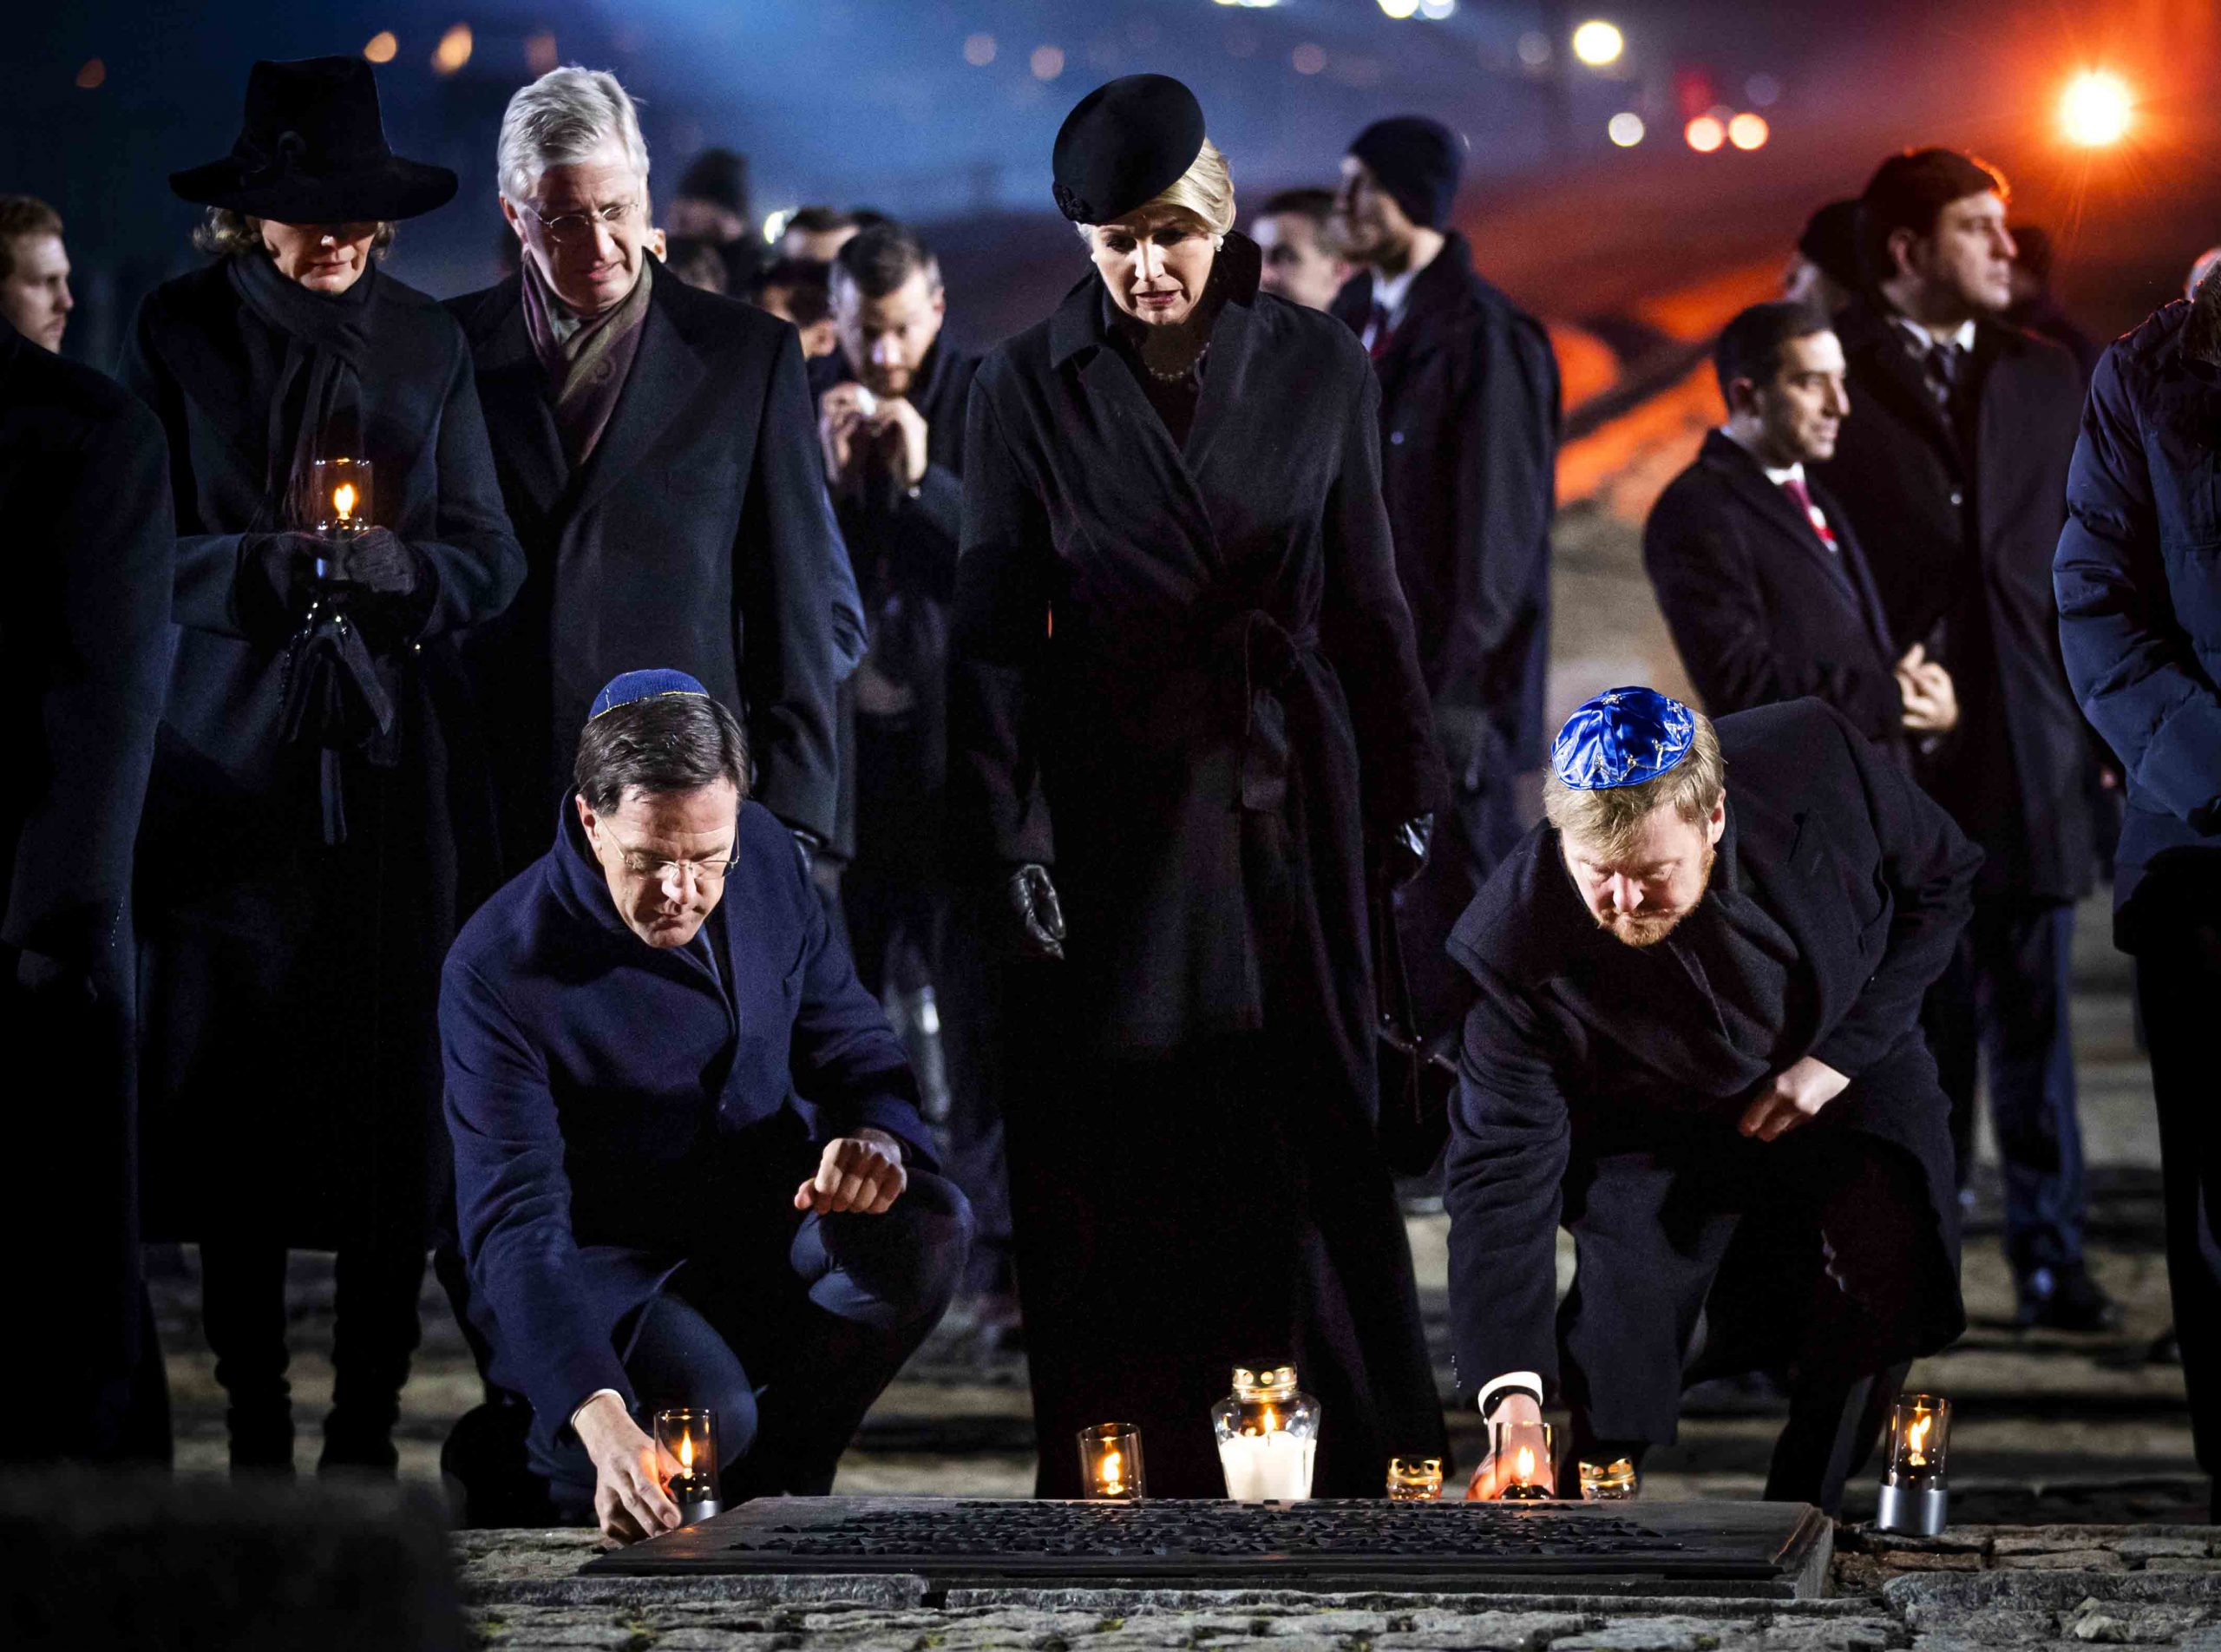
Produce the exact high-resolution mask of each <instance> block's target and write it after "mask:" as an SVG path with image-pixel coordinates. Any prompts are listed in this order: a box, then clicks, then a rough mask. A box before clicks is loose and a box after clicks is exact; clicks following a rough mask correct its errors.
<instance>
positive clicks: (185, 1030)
mask: <svg viewBox="0 0 2221 1652" xmlns="http://www.w3.org/2000/svg"><path fill="white" fill-rule="evenodd" d="M171 183H172V187H174V189H175V190H176V192H177V193H179V194H180V196H182V197H184V198H185V199H186V200H191V201H193V202H196V203H199V204H200V205H203V206H206V207H207V208H208V209H209V213H208V219H207V222H206V225H205V226H204V228H203V231H202V233H201V235H200V238H199V239H200V244H201V245H202V246H204V247H206V249H207V250H209V251H212V252H217V253H218V254H219V259H218V260H217V262H215V263H214V264H213V265H212V266H209V267H208V268H206V269H203V270H201V271H199V272H195V273H193V274H191V275H187V276H184V277H181V278H180V279H177V280H174V281H172V282H170V283H168V284H167V285H164V286H162V287H161V288H158V289H157V290H156V291H155V292H154V293H153V294H152V295H150V296H149V297H148V298H147V302H146V304H145V305H144V306H143V307H142V308H141V311H140V314H139V318H138V320H137V323H136V325H135V327H134V332H133V335H132V338H131V339H130V341H129V343H128V346H127V351H126V359H125V362H124V365H123V377H124V379H125V381H126V383H127V384H129V385H130V386H131V387H132V388H133V389H134V390H136V391H137V392H138V393H139V395H140V396H141V398H142V399H144V400H145V401H146V402H147V404H148V405H149V406H151V407H152V408H154V410H155V412H156V414H157V415H158V416H160V418H161V421H162V423H163V426H164V428H165V429H166V431H167V435H168V437H169V449H170V472H171V477H172V484H173V494H174V501H175V504H176V509H177V519H178V521H177V525H178V534H179V538H178V541H177V579H176V587H175V621H176V625H177V627H178V629H177V635H176V646H175V652H174V658H173V662H172V666H171V674H170V681H169V693H168V701H167V709H166V711H165V713H164V720H163V724H162V728H161V739H160V743H159V746H158V749H157V751H156V756H155V762H154V779H153V782H152V785H151V788H150V791H149V796H148V801H147V818H146V823H145V826H144V828H143V829H142V831H141V838H140V855H139V867H138V901H139V914H140V934H141V971H142V976H143V982H144V996H143V999H142V1006H141V1013H142V1016H143V1019H144V1021H145V1024H146V1032H147V1056H146V1065H145V1067H144V1069H143V1072H144V1077H143V1081H142V1082H143V1085H144V1091H145V1108H146V1114H147V1124H146V1130H147V1147H146V1154H145V1162H146V1165H147V1184H148V1187H147V1197H148V1205H149V1219H150V1230H151V1231H153V1232H154V1233H155V1234H157V1235H166V1236H171V1237H178V1238H185V1239H192V1240H198V1241H199V1242H200V1246H201V1262H202V1275H203V1277H202V1282H203V1291H204V1300H203V1308H204V1316H205V1319H206V1325H207V1329H208V1337H209V1341H210V1344H211V1346H212V1347H213V1349H214V1351H215V1353H216V1356H217V1365H216V1374H217V1377H218V1380H219V1381H221V1382H222V1383H223V1385H224V1387H225V1389H226V1393H227V1394H228V1396H229V1400H230V1413H229V1420H230V1426H231V1444H232V1462H233V1467H234V1468H235V1469H239V1468H246V1467H259V1468H274V1469H285V1468H288V1467H290V1465H291V1463H292V1418H291V1411H290V1406H289V1403H288V1389H287V1385H286V1380H285V1366H286V1351H285V1251H286V1248H287V1247H288V1246H306V1247H311V1248H315V1249H336V1250H337V1253H338V1261H337V1279H338V1293H339V1295H338V1332H337V1342H336V1347H335V1348H334V1352H333V1365H334V1367H335V1380H334V1403H333V1409H332V1413H331V1418H330V1419H329V1420H328V1421H327V1423H326V1426H325V1448H324V1459H323V1461H324V1465H327V1466H332V1467H343V1466H344V1467H351V1468H359V1469H370V1470H383V1471H385V1472H391V1469H392V1467H393V1465H394V1460H395V1459H394V1449H393V1446H392V1442H391V1438H390V1435H391V1430H392V1425H393V1422H394V1418H395V1414H396V1402H397V1396H398V1393H399V1391H400V1387H401V1384H402V1382H403V1380H404V1378H405V1377H406V1375H407V1373H408V1366H409V1354H410V1352H411V1351H412V1350H413V1348H414V1347H415V1346H416V1334H417V1326H416V1294H417V1289H418V1287H419V1283H420V1282H421V1280H422V1277H423V1262H424V1252H425V1249H426V1247H427V1244H428V1234H429V1226H430V1218H431V1212H432V1210H433V1208H434V1207H433V1194H434V1190H435V1188H436V1186H437V1185H438V1184H439V1183H441V1182H442V1181H443V1179H444V1170H443V1168H442V1167H443V1165H444V1162H445V1161H444V1157H442V1155H440V1154H437V1153H436V1151H435V1144H443V1143H444V1136H443V1133H442V1132H441V1131H439V1128H438V1111H437V1109H438V1104H439V1098H440V1073H439V1052H438V1046H437V1042H436V1028H435V1022H434V1010H435V1006H436V995H437V988H438V980H439V964H440V960H441V958H442V955H443V954H445V951H446V949H447V945H448V942H449V939H450V938H451V937H452V935H453V934H454V930H455V921H456V916H457V907H458V904H459V901H461V899H462V897H463V896H464V895H465V894H466V893H467V892H468V890H469V889H470V888H473V887H474V886H476V887H481V888H482V887H487V886H488V885H489V884H490V878H491V874H492V872H493V870H494V869H493V868H491V867H490V866H488V867H486V868H483V869H475V868H473V867H472V866H470V865H468V864H467V863H466V862H467V860H468V857H467V856H466V855H464V853H463V852H462V849H461V847H460V846H461V845H462V844H463V843H473V844H475V843H479V842H484V841H486V837H487V835H488V832H489V830H490V823H489V821H488V811H487V810H486V809H485V808H483V807H482V803H481V799H480V798H479V797H478V796H476V795H475V777H476V776H478V775H480V774H482V772H483V764H482V759H481V757H479V755H478V749H479V747H478V737H477V734H476V731H475V729H474V727H473V717H472V712H471V703H470V697H469V694H468V690H467V686H466V685H465V683H464V681H463V678H462V673H461V672H460V669H459V667H458V665H457V658H456V655H455V649H454V640H455V636H456V634H457V633H459V632H460V631H462V630H463V629H464V628H466V627H468V626H473V625H475V624H478V623H480V622H482V621H483V620H488V619H490V618H491V617H493V616H494V615H495V614H497V613H500V612H501V609H502V608H503V607H504V606H507V604H508V601H509V600H510V598H511V597H512V596H513V595H514V593H515V592H516V589H517V587H518V585H519V584H520V583H521V580H522V578H523V574H524V559H523V554H522V553H521V551H520V550H519V549H518V547H517V545H516V541H515V540H514V537H513V536H512V535H511V534H510V532H509V528H508V520H507V518H506V516H505V515H503V512H502V508H501V494H500V490H499V488H498V486H497V484H496V482H495V475H494V467H493V460H492V456H491V454H490V452H489V450H488V446H487V441H486V433H485V429H484V426H483V424H482V421H481V419H480V417H479V411H478V401H477V395H476V391H475V387H474V382H473V378H472V374H471V371H470V363H469V357H468V354H467V352H466V351H465V348H464V345H463V340H462V333H461V331H460V330H459V329H458V328H457V327H456V326H455V323H454V322H453V321H452V320H451V319H449V317H448V316H447V315H446V314H445V312H444V311H442V310H441V308H440V307H439V306H438V305H436V303H435V302H434V301H433V300H432V299H430V298H427V297H425V296H423V294H421V293H418V292H414V291H412V290H411V289H409V288H408V287H405V286H403V285H401V284H400V283H399V282H397V281H396V280H394V279H392V278H391V277H390V276H386V275H383V274H381V273H380V272H378V271H377V269H376V267H375V266H374V262H373V260H374V259H375V258H376V256H377V253H378V252H380V251H382V250H383V247H384V246H385V245H386V243H387V242H389V241H390V239H392V225H393V221H394V220H396V219H402V218H409V217H413V216H415V215H416V214H418V213H426V212H429V211H430V210H432V209H433V208H434V207H436V206H440V205H442V203H444V202H445V201H446V200H448V199H449V197H451V196H452V195H453V194H454V193H455V174H452V173H450V172H448V171H447V170H445V169H444V168H442V167H429V166H423V165H420V164H418V163H416V162H414V161H404V160H402V159H400V158H399V157H397V156H396V155H395V154H393V153H392V151H391V150H390V148H388V147H386V143H385V138H384V134H383V128H382V126H381V123H380V120H379V115H378V107H377V87H376V84H375V82H373V80H372V78H371V73H370V67H369V65H368V64H366V63H364V62H362V60H360V59H359V58H352V57H329V58H317V59H311V60H309V61H307V62H295V63H270V62H263V63H257V64H256V65H255V66H254V69H253V71H252V75H251V77H250V79H249V82H248V87H247V98H246V121H245V125H244V128H243V129H242V130H241V132H240V134H239V141H238V142H237V143H236V144H234V145H233V149H232V152H231V154H228V155H227V156H226V157H225V158H223V159H222V160H219V161H214V162H213V163H211V164H209V165H207V166H203V167H194V168H193V169H192V170H190V171H187V172H181V173H178V174H174V176H173V177H172V180H171Z"/></svg>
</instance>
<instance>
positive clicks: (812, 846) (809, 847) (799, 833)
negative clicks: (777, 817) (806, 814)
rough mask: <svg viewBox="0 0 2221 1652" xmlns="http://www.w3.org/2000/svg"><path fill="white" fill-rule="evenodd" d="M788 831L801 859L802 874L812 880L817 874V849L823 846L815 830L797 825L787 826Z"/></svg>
mask: <svg viewBox="0 0 2221 1652" xmlns="http://www.w3.org/2000/svg"><path fill="white" fill-rule="evenodd" d="M787 831H788V833H789V835H790V836H792V837H793V838H794V840H795V853H796V855H799V856H800V857H801V859H802V875H803V876H804V877H806V878H809V879H812V880H815V879H816V876H817V851H818V850H819V849H822V848H824V847H825V845H824V842H823V841H822V839H820V838H819V836H817V834H816V832H812V831H805V830H804V829H803V828H802V827H799V826H789V827H788V828H787Z"/></svg>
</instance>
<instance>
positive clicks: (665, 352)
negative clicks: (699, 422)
mask: <svg viewBox="0 0 2221 1652" xmlns="http://www.w3.org/2000/svg"><path fill="white" fill-rule="evenodd" d="M663 292H664V287H663V285H662V284H661V283H660V282H658V284H657V285H655V286H654V287H652V288H651V289H650V290H649V292H648V315H647V319H646V320H645V321H644V322H642V323H641V324H640V328H641V331H640V348H639V354H637V355H636V356H634V357H633V358H632V371H631V372H630V373H629V374H627V375H626V379H625V388H624V390H622V391H621V392H619V396H618V398H617V410H616V411H615V412H613V413H612V414H611V415H610V416H609V428H608V429H606V430H605V431H603V432H602V434H601V440H600V442H599V443H597V444H596V445H595V448H594V450H593V456H592V457H591V458H589V459H588V460H587V461H586V469H585V471H584V472H583V473H581V475H580V480H579V498H578V502H577V504H576V505H575V506H574V507H573V511H572V515H573V517H574V518H575V517H579V516H583V515H586V512H588V511H589V510H592V509H593V508H594V506H595V505H596V504H598V503H599V502H600V501H601V500H602V499H603V498H604V497H605V496H606V495H607V494H608V492H609V490H610V489H611V488H613V487H614V486H615V485H616V484H617V483H618V482H619V481H620V480H622V479H623V478H624V476H625V475H626V474H627V473H628V472H630V471H631V470H632V469H633V468H634V467H635V466H637V465H638V464H639V462H641V461H642V460H643V459H645V458H646V457H647V456H648V454H649V452H650V450H651V449H653V448H654V446H655V444H656V440H657V438H658V437H659V436H662V435H663V433H664V430H665V427H666V426H668V425H669V424H670V423H671V422H672V420H673V419H675V418H677V417H678V415H679V414H680V413H681V412H682V411H683V410H685V407H686V405H687V403H689V402H691V400H692V399H693V397H694V392H695V390H696V389H697V388H698V387H699V385H700V384H701V383H702V381H703V379H704V377H707V373H706V371H705V370H704V367H703V365H702V358H701V357H699V356H698V355H696V354H695V353H694V347H693V346H692V345H691V344H688V343H687V342H686V340H685V338H682V337H681V336H680V334H679V331H678V324H677V323H676V322H674V321H672V318H671V316H670V314H669V312H668V311H666V310H665V307H664V305H663V302H662V294H663Z"/></svg>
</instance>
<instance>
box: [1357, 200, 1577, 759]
mask: <svg viewBox="0 0 2221 1652" xmlns="http://www.w3.org/2000/svg"><path fill="white" fill-rule="evenodd" d="M1372 308H1373V276H1372V274H1371V273H1370V272H1359V274H1358V275H1356V276H1354V277H1353V278H1352V279H1351V280H1350V281H1349V282H1348V283H1347V285H1345V286H1344V287H1343V288H1342V290H1341V292H1340V293H1338V294H1336V295H1335V298H1334V304H1333V314H1334V315H1336V316H1338V317H1340V318H1341V319H1342V320H1343V321H1345V322H1346V323H1347V324H1348V325H1350V327H1351V328H1352V330H1353V331H1363V330H1364V328H1365V325H1366V319H1367V318H1368V317H1369V316H1370V315H1371V313H1372ZM1374 369H1375V370H1376V371H1377V372H1378V373H1379V377H1380V443H1381V451H1380V482H1381V491H1382V493H1383V495H1385V496H1386V499H1387V502H1388V520H1389V521H1390V522H1391V524H1392V525H1393V528H1394V530H1395V535H1396V567H1397V572H1398V574H1399V575H1400V576H1401V578H1402V580H1403V585H1404V595H1405V599H1406V600H1408V601H1409V602H1410V604H1411V607H1412V627H1413V629H1414V630H1415V631H1416V632H1417V633H1418V652H1419V668H1420V671H1421V672H1422V673H1423V674H1424V675H1425V678H1426V685H1427V692H1428V694H1429V696H1430V697H1431V698H1432V701H1433V705H1434V714H1435V722H1436V725H1437V728H1438V732H1439V733H1440V735H1441V737H1442V739H1443V741H1444V743H1445V755H1446V756H1447V758H1448V761H1449V764H1450V771H1451V778H1452V780H1453V781H1454V782H1456V783H1458V784H1459V785H1461V786H1463V787H1464V788H1465V789H1467V790H1477V789H1478V788H1480V787H1482V786H1486V785H1489V784H1491V783H1500V781H1501V778H1502V777H1503V776H1504V775H1507V774H1510V773H1512V772H1516V771H1521V770H1530V769H1537V768H1540V767H1541V766H1542V763H1543V752H1544V748H1545V745H1546V740H1545V731H1544V729H1543V698H1544V692H1545V690H1546V688H1547V686H1548V684H1547V681H1546V678H1547V674H1548V671H1549V641H1550V513H1551V508H1552V507H1553V505H1554V504H1555V502H1556V496H1557V444H1558V424H1559V409H1558V368H1557V357H1556V356H1555V355H1553V354H1552V353H1551V351H1550V341H1549V336H1548V335H1547V334H1545V333H1544V331H1543V325H1542V324H1541V323H1540V322H1538V321H1536V319H1535V318H1533V317H1532V316H1530V315H1528V314H1527V313H1526V312H1525V311H1522V310H1521V309H1520V308H1519V307H1518V306H1517V305H1514V304H1513V303H1512V302H1511V300H1510V298H1507V297H1505V296H1504V293H1503V292H1500V291H1498V290H1497V288H1496V287H1495V286H1493V285H1490V283H1489V282H1487V281H1486V280H1484V279H1482V278H1481V277H1480V276H1479V275H1478V274H1477V273H1476V272H1475V271H1474V269H1473V250H1472V248H1471V246H1469V245H1468V244H1467V243H1466V240H1465V238H1464V236H1463V235H1460V234H1458V233H1456V232H1455V231H1453V232H1451V233H1450V234H1449V235H1448V236H1447V237H1445V240H1444V245H1443V248H1442V251H1441V252H1438V253H1437V254H1436V255H1435V258H1434V261H1433V262H1432V263H1431V264H1429V265H1428V266H1426V268H1425V269H1424V270H1421V271H1420V272H1418V274H1417V275H1416V276H1414V277H1413V278H1412V285H1411V291H1410V292H1409V293H1408V294H1406V295H1405V311H1404V316H1403V318H1402V320H1400V321H1399V323H1398V324H1397V325H1396V329H1395V331H1394V332H1392V334H1391V335H1390V336H1389V340H1388V344H1387V348H1386V349H1385V350H1384V351H1381V353H1380V356H1379V360H1378V361H1377V362H1376V363H1375V364H1374Z"/></svg>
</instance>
